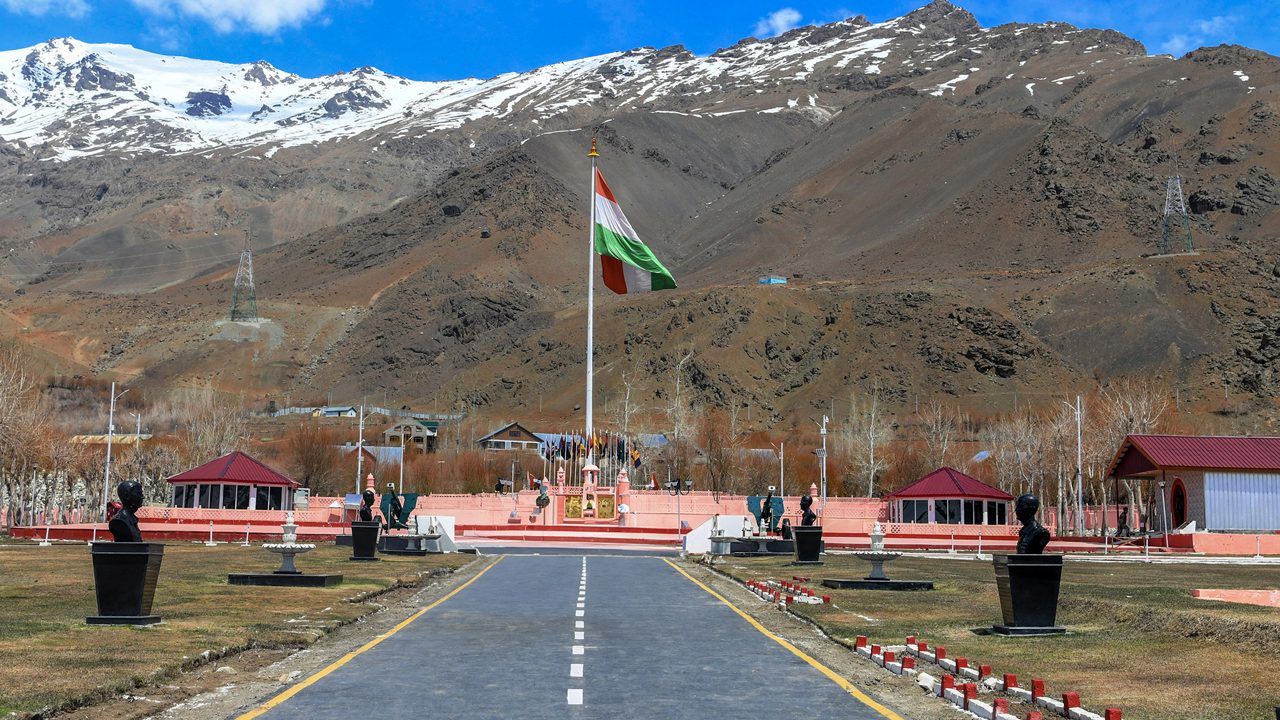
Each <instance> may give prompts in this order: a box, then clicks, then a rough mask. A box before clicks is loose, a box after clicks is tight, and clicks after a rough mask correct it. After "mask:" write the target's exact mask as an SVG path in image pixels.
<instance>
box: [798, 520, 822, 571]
mask: <svg viewBox="0 0 1280 720" xmlns="http://www.w3.org/2000/svg"><path fill="white" fill-rule="evenodd" d="M791 536H792V542H794V543H795V561H794V562H795V563H796V564H797V565H801V564H803V565H821V564H822V560H821V556H822V526H821V525H810V526H808V527H806V526H803V525H802V526H800V527H794V528H791Z"/></svg>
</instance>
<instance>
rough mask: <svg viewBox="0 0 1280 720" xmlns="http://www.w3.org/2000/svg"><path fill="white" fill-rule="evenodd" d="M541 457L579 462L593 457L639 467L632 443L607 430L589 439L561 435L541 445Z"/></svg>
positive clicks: (581, 434)
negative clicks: (628, 463)
mask: <svg viewBox="0 0 1280 720" xmlns="http://www.w3.org/2000/svg"><path fill="white" fill-rule="evenodd" d="M542 456H543V457H545V458H546V459H548V460H579V459H582V458H585V457H587V456H595V457H596V458H599V459H600V460H602V461H604V460H608V461H610V462H617V463H619V464H621V463H625V462H630V463H631V464H632V465H633V466H634V467H640V451H639V450H637V449H636V448H635V446H634V443H633V442H632V441H630V440H628V439H627V438H626V437H624V436H623V435H622V434H621V433H615V432H611V431H608V430H605V431H598V432H593V433H592V434H591V437H590V438H588V437H586V433H582V432H573V433H564V434H561V435H560V436H559V437H558V439H552V440H549V441H547V442H544V443H543V444H542Z"/></svg>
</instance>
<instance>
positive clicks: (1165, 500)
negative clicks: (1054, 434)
mask: <svg viewBox="0 0 1280 720" xmlns="http://www.w3.org/2000/svg"><path fill="white" fill-rule="evenodd" d="M1106 477H1108V478H1112V479H1113V480H1114V481H1119V480H1122V479H1141V480H1143V481H1146V482H1147V483H1148V485H1147V487H1148V489H1149V494H1150V495H1151V496H1154V497H1158V498H1160V501H1159V503H1160V504H1159V505H1157V506H1156V507H1153V508H1150V509H1151V510H1152V511H1154V512H1152V513H1151V518H1150V520H1149V521H1148V525H1147V526H1148V527H1158V528H1163V527H1165V524H1166V523H1165V518H1166V517H1167V518H1168V527H1169V528H1170V529H1173V528H1178V527H1181V526H1183V525H1185V524H1187V523H1189V522H1195V523H1196V530H1198V531H1204V530H1208V531H1219V532H1228V531H1235V532H1246V533H1255V532H1261V531H1274V530H1280V438H1274V437H1210V436H1197V435H1186V436H1183V435H1129V436H1127V437H1126V438H1125V439H1124V442H1122V443H1120V449H1119V450H1117V451H1116V454H1115V457H1114V458H1113V459H1112V460H1111V465H1110V467H1109V468H1108V469H1107V475H1106Z"/></svg>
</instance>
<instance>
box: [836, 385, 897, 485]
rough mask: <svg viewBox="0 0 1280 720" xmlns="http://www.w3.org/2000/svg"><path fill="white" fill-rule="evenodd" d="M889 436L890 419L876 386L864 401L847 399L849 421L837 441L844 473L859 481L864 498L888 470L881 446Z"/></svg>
mask: <svg viewBox="0 0 1280 720" xmlns="http://www.w3.org/2000/svg"><path fill="white" fill-rule="evenodd" d="M892 432H893V419H892V418H890V417H889V416H888V415H887V413H885V411H884V403H883V401H882V400H881V397H880V385H879V384H878V383H877V384H876V386H875V387H874V388H873V389H872V391H871V394H870V395H869V396H868V397H866V398H859V397H858V396H857V395H851V396H850V398H849V417H848V419H847V420H845V422H843V423H842V424H841V425H840V430H839V435H838V438H839V442H840V445H841V451H842V452H843V453H844V457H845V458H846V467H845V472H846V473H848V474H849V475H856V476H861V477H862V478H863V480H864V482H865V483H866V486H867V497H874V496H875V485H876V477H877V476H878V475H879V474H880V473H882V472H884V471H885V470H888V469H889V467H890V465H889V453H887V452H886V451H885V445H886V444H887V443H888V442H889V438H890V436H891V434H892Z"/></svg>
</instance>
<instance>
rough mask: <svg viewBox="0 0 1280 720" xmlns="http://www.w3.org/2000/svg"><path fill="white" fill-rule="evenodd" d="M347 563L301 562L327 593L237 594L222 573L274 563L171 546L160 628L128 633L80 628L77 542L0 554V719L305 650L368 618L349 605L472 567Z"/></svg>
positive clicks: (88, 589)
mask: <svg viewBox="0 0 1280 720" xmlns="http://www.w3.org/2000/svg"><path fill="white" fill-rule="evenodd" d="M350 555H351V549H350V548H339V547H334V546H332V545H321V546H320V547H317V548H316V549H315V550H314V551H312V552H310V553H308V554H306V555H302V556H300V557H299V558H298V567H299V569H301V570H302V571H303V572H311V573H320V572H337V573H342V574H343V582H342V584H341V585H338V586H336V587H330V588H273V587H244V586H232V585H228V584H227V573H228V572H260V571H266V572H270V571H273V570H275V569H276V568H277V567H279V560H278V559H277V556H275V555H271V554H269V553H267V552H265V551H264V550H262V548H261V547H257V546H254V547H248V548H245V547H240V546H238V545H219V546H218V547H216V548H207V547H203V546H201V545H196V544H176V543H175V544H171V545H168V546H167V547H166V548H165V555H164V564H163V565H162V566H161V570H160V581H159V584H158V586H157V588H156V596H155V605H154V607H153V612H155V613H156V614H158V615H160V616H161V617H163V618H164V622H163V623H162V624H160V625H156V626H152V627H149V628H134V627H113V626H89V625H86V624H85V622H84V618H85V616H87V615H94V614H97V610H96V606H95V601H94V589H93V568H92V565H91V561H90V559H89V549H88V548H87V547H86V546H85V545H83V544H78V545H55V546H54V547H48V548H41V547H36V546H34V545H31V544H23V545H20V544H3V545H0V716H3V715H5V714H6V713H9V712H36V711H39V710H40V709H42V708H47V707H62V706H67V705H70V704H80V703H85V702H90V701H92V700H94V699H95V698H97V697H101V696H103V695H104V694H107V693H113V692H119V691H123V690H127V689H128V688H130V687H132V686H133V685H135V684H137V683H143V682H146V681H147V680H149V679H150V680H158V679H161V678H163V677H164V676H166V675H168V674H171V673H175V672H176V671H178V670H180V669H181V668H182V667H183V666H184V665H185V664H188V663H192V662H194V661H196V660H198V659H199V658H200V656H201V654H202V653H204V652H206V651H212V652H214V653H215V654H216V653H219V652H220V651H221V650H222V649H223V648H230V649H233V650H234V649H242V648H245V647H247V646H249V645H251V644H252V645H258V646H264V647H302V646H305V645H309V644H310V643H312V642H314V641H315V640H316V639H317V638H319V637H320V636H321V635H323V634H324V633H325V632H327V631H328V630H331V629H333V628H335V627H338V626H340V625H342V624H345V623H348V622H351V621H352V620H354V619H356V618H358V617H360V616H362V615H365V614H368V613H370V612H373V611H374V610H376V609H377V607H376V606H375V605H373V604H371V603H361V602H355V603H352V602H347V599H348V598H352V597H355V596H357V595H361V594H365V593H370V592H376V591H378V590H383V589H386V588H389V587H392V586H393V585H395V584H396V583H404V584H413V583H415V582H417V580H418V578H419V574H420V573H423V572H428V571H431V570H433V569H436V568H441V567H448V568H456V567H459V566H461V565H464V564H466V563H467V562H469V561H470V560H472V559H473V556H471V555H457V554H452V555H429V556H427V557H422V558H415V557H390V556H384V557H383V560H382V562H373V563H355V562H350V561H348V560H347V558H348V557H350Z"/></svg>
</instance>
